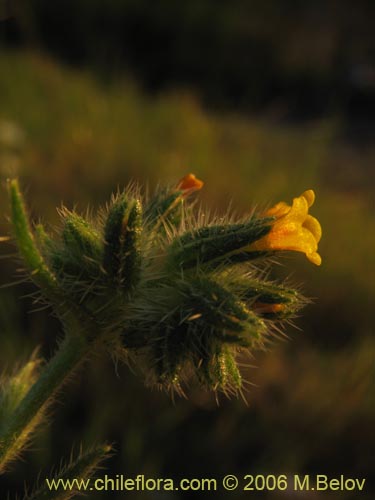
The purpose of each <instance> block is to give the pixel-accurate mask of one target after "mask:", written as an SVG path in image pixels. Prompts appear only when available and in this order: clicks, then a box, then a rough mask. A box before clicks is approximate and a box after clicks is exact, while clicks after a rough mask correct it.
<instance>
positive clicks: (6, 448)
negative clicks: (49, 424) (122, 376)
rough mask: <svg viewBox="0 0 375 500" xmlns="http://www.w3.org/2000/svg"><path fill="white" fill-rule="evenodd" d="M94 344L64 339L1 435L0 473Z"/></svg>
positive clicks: (80, 338) (73, 337)
mask: <svg viewBox="0 0 375 500" xmlns="http://www.w3.org/2000/svg"><path fill="white" fill-rule="evenodd" d="M95 344H96V342H95V343H93V342H88V341H87V340H86V339H85V337H84V336H82V335H67V336H66V337H65V338H64V340H63V341H62V343H61V344H60V347H59V349H58V351H57V353H56V354H55V356H54V357H53V358H52V359H51V360H50V361H49V363H48V364H47V365H46V366H45V368H44V370H43V372H42V374H41V376H40V377H39V379H38V380H37V381H36V383H35V384H34V385H33V386H32V387H31V389H30V390H29V392H28V393H27V394H26V396H25V397H24V398H23V400H22V401H21V403H20V404H19V406H18V408H17V409H16V411H15V412H14V414H13V415H12V419H11V420H10V421H9V422H7V423H6V425H5V428H4V429H3V431H2V434H1V435H0V473H1V472H4V470H5V469H6V466H7V465H8V463H9V462H10V461H12V460H13V459H14V458H16V457H17V454H18V453H19V452H20V451H21V450H22V449H23V447H24V445H25V443H26V442H27V441H28V438H29V436H30V434H31V433H32V431H33V430H34V429H35V427H36V426H37V425H38V424H39V423H40V421H41V420H42V418H43V416H44V414H45V412H46V410H47V408H48V407H49V406H50V404H51V403H52V402H53V400H54V397H55V396H56V393H57V392H58V391H59V389H60V388H61V387H62V385H63V384H64V383H65V382H66V381H67V380H68V379H69V378H70V377H71V376H72V374H73V372H74V371H75V370H76V369H77V368H78V366H79V365H80V364H81V363H82V362H83V361H84V360H85V359H86V358H87V355H88V354H89V352H90V351H92V350H93V348H94V345H95Z"/></svg>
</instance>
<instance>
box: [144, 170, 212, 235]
mask: <svg viewBox="0 0 375 500" xmlns="http://www.w3.org/2000/svg"><path fill="white" fill-rule="evenodd" d="M202 187H203V182H202V181H201V180H199V179H197V178H196V177H195V175H194V174H187V175H185V176H184V177H183V178H182V179H180V180H179V182H178V183H177V184H176V186H174V187H172V188H171V187H168V188H164V189H160V190H159V191H157V192H156V193H155V195H154V196H153V197H152V198H151V200H150V201H149V203H148V204H147V206H146V209H145V221H146V223H147V225H148V227H149V228H150V229H151V228H153V227H154V226H156V227H157V228H158V229H160V226H161V227H163V225H164V224H166V223H169V224H172V225H174V226H177V224H178V223H179V222H180V220H181V215H182V208H183V201H184V199H185V198H187V197H188V196H190V195H191V194H192V193H194V192H195V191H199V190H200V189H201V188H202Z"/></svg>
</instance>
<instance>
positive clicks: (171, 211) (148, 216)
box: [145, 188, 182, 227]
mask: <svg viewBox="0 0 375 500" xmlns="http://www.w3.org/2000/svg"><path fill="white" fill-rule="evenodd" d="M181 203H182V191H176V190H173V191H172V192H171V190H170V189H168V188H165V189H161V190H160V191H158V192H157V193H156V194H155V195H154V196H153V197H152V198H151V200H150V201H149V203H148V204H147V206H146V208H145V221H146V222H147V224H148V226H149V227H152V226H154V225H155V224H156V223H158V222H159V221H160V220H161V218H163V219H164V220H163V221H164V222H167V221H168V222H172V223H174V224H176V223H178V222H179V220H180V217H179V216H178V211H179V210H178V209H179V208H181Z"/></svg>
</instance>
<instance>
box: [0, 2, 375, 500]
mask: <svg viewBox="0 0 375 500" xmlns="http://www.w3.org/2000/svg"><path fill="white" fill-rule="evenodd" d="M1 7H2V11H0V19H2V21H0V23H1V24H0V27H1V45H0V175H1V181H2V186H1V197H0V208H1V214H2V215H1V217H2V218H1V221H0V223H1V234H6V233H8V232H9V227H8V225H7V221H6V218H7V215H8V213H9V209H8V204H7V200H6V190H5V179H6V178H7V177H9V176H14V175H18V176H19V177H20V181H21V184H22V186H23V187H24V188H26V189H27V191H26V193H27V201H28V203H29V205H30V207H31V210H32V214H33V216H34V217H35V219H36V220H38V219H39V218H41V219H42V220H43V221H45V222H46V223H47V225H48V224H49V225H50V226H51V227H53V226H54V225H55V224H56V223H57V215H56V211H55V206H59V205H60V203H61V202H63V203H65V204H66V205H68V206H69V207H72V206H73V205H77V206H78V209H80V210H82V211H84V210H85V208H86V205H87V204H90V205H91V206H92V207H94V208H97V207H98V206H99V204H101V203H104V202H105V201H106V200H107V198H108V197H109V195H110V193H111V191H113V190H115V189H116V187H117V186H118V185H119V186H123V185H125V184H126V183H127V182H128V181H129V180H136V181H138V182H140V183H148V184H149V186H150V188H151V189H152V188H153V187H154V186H155V185H156V183H157V182H159V181H160V182H163V183H164V182H169V181H171V182H175V181H176V180H177V179H179V178H180V177H181V176H182V175H184V174H185V173H186V172H189V171H193V172H195V173H196V174H197V176H198V177H200V178H202V179H203V180H204V181H205V188H204V190H203V191H202V195H201V197H202V199H203V203H204V205H205V206H210V207H213V208H215V209H217V210H219V211H220V210H221V211H225V210H226V207H227V205H228V204H229V202H230V201H231V200H232V206H233V207H234V208H235V209H236V210H238V211H239V212H242V213H243V212H245V211H247V210H249V209H250V208H251V207H253V206H254V205H256V204H259V205H262V204H263V205H264V204H266V203H275V202H277V201H278V200H279V199H285V200H286V201H290V200H291V198H292V197H293V196H296V195H298V194H300V193H301V192H302V191H304V190H305V189H308V188H313V189H314V190H315V191H316V194H317V201H316V207H314V208H313V211H312V212H313V214H314V215H316V216H317V217H318V218H319V220H320V221H321V223H322V226H323V235H324V236H323V239H322V242H321V254H322V257H323V264H322V266H321V268H315V267H314V266H313V265H312V264H310V263H308V262H307V261H306V260H305V259H304V258H303V256H302V255H294V256H291V257H290V258H289V257H288V259H285V258H284V259H282V261H281V262H282V264H283V265H282V266H281V267H280V268H279V269H276V271H275V276H279V277H283V276H289V275H292V277H291V279H292V281H293V282H295V283H297V284H301V286H302V289H303V290H304V292H305V294H306V295H307V296H309V297H311V298H313V303H312V304H310V305H309V306H308V307H307V308H306V309H305V311H303V313H302V315H301V317H300V318H298V319H297V320H296V321H295V323H296V325H297V326H298V328H299V329H300V330H298V329H294V328H292V327H288V329H287V334H288V336H289V337H290V340H289V341H287V342H276V343H275V345H274V346H273V347H272V349H271V350H270V351H269V352H266V353H258V354H257V355H256V356H255V360H251V364H253V365H254V367H253V368H248V369H247V370H246V377H247V378H248V380H249V381H250V382H252V383H253V384H254V385H253V386H249V389H248V391H247V395H246V399H247V401H248V404H245V403H244V401H242V400H226V399H225V398H219V404H217V402H216V400H215V397H214V395H212V394H208V393H205V392H204V391H203V390H202V389H200V388H199V387H196V386H193V387H191V388H190V389H189V390H188V391H187V393H188V396H189V397H188V399H187V400H185V399H180V398H177V399H176V400H175V401H171V399H170V397H169V396H167V395H165V394H163V393H160V392H157V391H155V390H150V389H149V388H145V387H144V386H143V381H142V380H141V379H140V378H138V377H137V376H135V375H134V374H132V373H131V372H130V371H129V370H128V368H127V367H123V366H118V367H117V368H116V369H115V367H114V365H113V363H112V361H111V360H108V359H107V358H106V356H104V354H103V357H102V358H98V359H95V360H93V361H92V362H91V363H90V364H88V365H87V366H86V367H85V369H84V370H82V372H81V373H80V375H79V376H77V377H76V380H75V383H74V384H71V385H69V386H68V387H66V389H65V390H64V391H63V393H62V395H61V396H60V398H59V399H60V402H59V404H58V405H57V409H56V410H55V412H54V415H53V419H51V424H50V425H49V426H48V427H45V428H43V429H41V430H40V432H39V433H38V436H37V439H36V441H35V442H34V444H33V446H32V447H31V450H30V451H29V452H27V453H26V454H25V455H24V461H21V462H19V463H18V464H17V466H16V467H14V469H13V470H12V472H11V473H10V474H9V475H8V476H7V479H4V478H1V483H0V491H1V498H3V496H4V497H5V494H6V493H5V492H6V491H8V490H9V491H11V492H12V494H13V493H16V492H22V491H23V489H24V482H25V481H26V482H27V483H28V484H29V485H32V484H33V483H34V482H35V481H36V478H37V476H38V472H39V471H40V470H42V471H43V472H42V475H41V477H42V478H43V477H45V475H46V474H47V473H48V471H49V470H50V469H51V468H52V466H53V465H54V464H58V463H59V461H60V458H61V457H68V456H69V453H70V450H71V447H72V446H73V445H75V446H76V447H78V446H79V444H80V443H81V442H83V443H84V444H85V445H90V444H92V443H93V442H98V441H102V440H107V441H111V442H112V441H113V442H114V443H115V446H116V449H117V452H116V454H115V455H114V457H113V458H111V459H110V460H109V461H108V462H107V463H106V465H107V473H108V474H110V475H115V474H124V475H126V476H135V475H137V474H142V473H143V474H145V475H146V476H150V477H211V476H212V477H222V476H224V475H225V474H230V473H234V474H238V475H239V476H241V475H244V474H246V473H254V474H255V473H264V474H276V475H277V474H297V473H300V474H304V473H306V474H307V473H310V474H312V475H314V474H317V473H318V474H327V475H329V476H331V477H337V476H338V475H340V474H345V475H346V476H347V477H355V478H357V477H358V478H362V477H367V488H366V490H365V492H363V493H358V492H356V493H355V494H350V493H345V492H343V493H341V492H340V493H337V498H340V499H343V500H344V499H351V498H355V499H358V498H361V499H362V498H363V499H368V500H369V499H370V498H373V496H372V495H373V490H372V491H371V484H370V482H371V475H372V476H373V475H374V474H373V473H374V469H373V454H374V444H375V443H374V437H373V427H374V409H375V407H374V396H373V394H374V375H375V373H374V354H375V349H374V337H373V310H372V309H373V303H374V257H373V254H374V252H373V249H374V245H375V241H374V240H375V232H374V216H373V214H374V205H373V199H374V184H375V182H374V181H375V176H374V172H375V170H374V158H375V146H374V116H375V115H374V102H375V65H374V60H375V57H374V55H375V43H374V34H373V24H374V19H375V4H374V3H373V2H371V1H367V2H366V1H357V2H351V1H340V2H339V1H332V0H331V1H318V0H316V1H310V0H305V1H291V0H289V1H275V0H270V1H267V2H264V1H263V2H260V1H247V2H246V1H239V0H233V1H231V2H229V1H227V2H225V1H220V0H216V1H209V0H200V1H198V0H191V1H188V2H176V1H172V0H163V1H158V2H151V1H148V2H147V1H145V0H138V1H136V0H133V1H130V0H124V1H119V0H108V1H106V2H100V1H99V0H90V1H89V0H76V1H73V0H68V1H60V0H55V1H54V2H47V1H41V0H36V1H34V2H31V1H26V0H25V1H13V2H8V3H7V5H5V3H4V2H3V3H2V4H1ZM1 245H2V246H1V247H0V250H1V254H2V255H1V256H2V257H3V256H6V255H7V254H9V253H12V252H14V249H13V248H12V247H11V246H10V245H7V244H5V243H2V244H1ZM18 266H19V264H18V263H17V261H16V259H15V258H13V257H7V258H1V260H0V273H1V283H0V285H6V284H8V283H10V282H11V281H13V280H14V279H15V277H17V271H16V269H17V267H18ZM32 291H33V287H32V285H27V284H23V285H19V286H13V287H9V288H2V289H0V299H1V302H0V304H1V305H0V332H1V334H0V364H1V366H2V368H3V370H6V371H11V369H12V366H13V365H14V363H16V361H18V360H26V359H27V357H28V356H29V355H30V353H31V352H32V351H33V349H34V348H35V347H36V346H37V345H40V346H41V353H42V354H43V355H44V356H46V357H49V356H50V355H51V354H52V352H53V350H54V348H55V345H56V339H57V338H59V336H60V335H61V331H60V326H59V324H58V323H57V322H56V321H55V320H54V319H53V318H52V317H51V315H50V314H49V312H48V311H39V312H34V313H32V314H30V310H32V309H33V304H32V303H31V299H29V298H28V297H27V295H28V294H29V293H30V292H32ZM25 296H26V297H25ZM289 493H290V497H291V498H292V493H291V492H289ZM289 493H288V494H289ZM335 495H336V494H335ZM13 496H14V495H13ZM127 496H128V497H129V498H134V499H136V498H140V499H143V498H155V494H154V493H151V494H147V493H127ZM231 496H233V498H242V497H243V498H245V495H244V494H243V496H241V493H240V492H239V491H238V492H237V493H236V494H232V495H231ZM108 497H110V498H114V499H115V498H122V497H123V494H121V493H118V494H117V495H116V494H115V493H113V494H108V495H107V496H105V495H102V496H101V495H99V494H97V495H96V496H95V498H98V499H99V498H108ZM160 497H161V498H171V499H172V498H173V499H174V498H176V499H178V498H180V496H178V495H176V494H175V495H167V494H164V496H163V497H162V496H161V495H160ZM217 497H218V498H221V497H222V498H227V497H229V494H224V493H223V492H219V493H217ZM258 497H259V498H261V494H259V495H257V498H258ZM263 497H264V498H269V499H277V498H285V496H282V495H281V494H278V493H276V492H274V493H269V494H268V495H266V494H264V496H263ZM263 497H262V498H263ZM93 498H94V495H93ZM306 498H311V499H315V498H319V499H324V498H331V495H328V494H324V493H319V494H317V493H314V492H311V493H310V494H308V495H307V494H306Z"/></svg>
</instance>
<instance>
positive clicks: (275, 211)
mask: <svg viewBox="0 0 375 500" xmlns="http://www.w3.org/2000/svg"><path fill="white" fill-rule="evenodd" d="M314 200H315V194H314V191H313V190H312V189H309V190H308V191H305V192H304V193H302V194H301V196H299V197H298V198H294V199H293V204H292V206H289V205H288V204H287V203H284V202H280V203H277V204H276V205H275V206H274V207H272V208H270V209H269V210H267V211H266V213H265V214H264V215H265V216H266V217H268V216H272V217H276V220H275V222H273V224H272V228H271V230H270V232H269V233H268V234H266V236H263V237H262V238H261V239H259V240H258V241H255V242H254V243H252V244H251V245H250V246H249V247H248V248H247V249H246V250H250V251H262V250H271V251H272V250H292V251H295V252H302V253H304V254H305V255H306V257H307V258H308V259H309V261H310V262H312V263H313V264H316V265H317V266H320V264H321V262H322V259H321V257H320V255H319V254H318V252H317V250H318V242H319V240H320V238H321V236H322V228H321V226H320V224H319V221H318V220H317V219H316V218H315V217H313V216H312V215H310V214H309V213H308V211H309V208H310V207H311V205H312V204H313V203H314Z"/></svg>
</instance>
